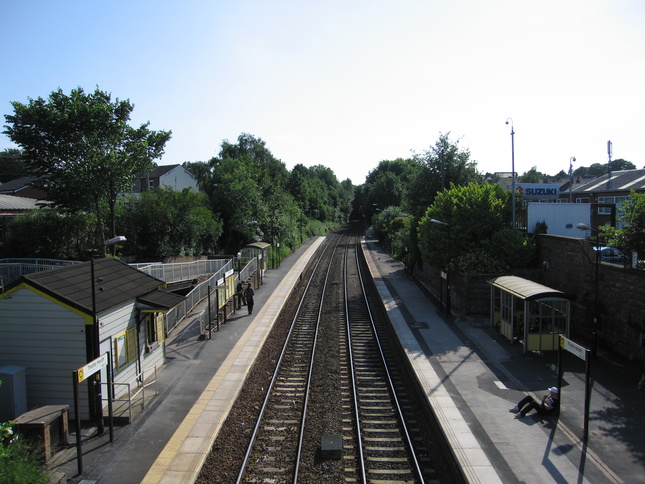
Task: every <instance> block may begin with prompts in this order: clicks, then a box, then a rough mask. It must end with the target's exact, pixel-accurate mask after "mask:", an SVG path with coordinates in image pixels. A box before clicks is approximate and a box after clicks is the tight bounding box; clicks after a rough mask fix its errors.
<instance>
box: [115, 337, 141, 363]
mask: <svg viewBox="0 0 645 484" xmlns="http://www.w3.org/2000/svg"><path fill="white" fill-rule="evenodd" d="M136 357H137V328H130V329H128V330H127V331H126V332H125V333H121V334H120V335H118V336H116V338H114V363H115V365H116V369H117V370H120V369H121V368H123V367H124V366H126V365H127V364H128V363H130V362H131V361H133V360H135V359H136Z"/></svg>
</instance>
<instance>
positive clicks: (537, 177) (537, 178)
mask: <svg viewBox="0 0 645 484" xmlns="http://www.w3.org/2000/svg"><path fill="white" fill-rule="evenodd" d="M542 177H544V174H543V173H541V172H539V171H538V169H537V166H534V167H533V168H531V169H530V170H529V171H527V172H526V173H524V174H523V175H522V176H521V177H520V179H519V181H520V182H521V183H541V182H542Z"/></svg>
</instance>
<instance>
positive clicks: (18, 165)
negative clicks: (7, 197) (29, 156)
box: [0, 148, 32, 183]
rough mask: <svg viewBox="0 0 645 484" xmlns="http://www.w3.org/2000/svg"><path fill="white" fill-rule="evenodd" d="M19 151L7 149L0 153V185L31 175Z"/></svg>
mask: <svg viewBox="0 0 645 484" xmlns="http://www.w3.org/2000/svg"><path fill="white" fill-rule="evenodd" d="M31 174H32V173H31V171H30V169H29V167H28V166H27V164H26V163H25V159H24V155H23V153H22V151H21V150H19V149H16V148H7V149H5V150H4V151H2V152H0V183H6V182H8V181H11V180H15V179H16V178H20V177H23V176H28V175H31Z"/></svg>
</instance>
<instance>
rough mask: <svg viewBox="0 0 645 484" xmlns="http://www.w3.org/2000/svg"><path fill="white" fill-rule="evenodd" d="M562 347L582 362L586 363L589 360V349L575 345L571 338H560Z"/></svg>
mask: <svg viewBox="0 0 645 484" xmlns="http://www.w3.org/2000/svg"><path fill="white" fill-rule="evenodd" d="M560 345H561V346H562V349H565V350H567V351H568V352H569V353H572V354H574V355H576V356H577V357H578V358H580V359H581V360H582V361H585V360H586V359H587V348H585V347H584V346H580V345H579V344H578V343H574V342H573V341H571V340H570V339H569V338H565V337H564V336H560Z"/></svg>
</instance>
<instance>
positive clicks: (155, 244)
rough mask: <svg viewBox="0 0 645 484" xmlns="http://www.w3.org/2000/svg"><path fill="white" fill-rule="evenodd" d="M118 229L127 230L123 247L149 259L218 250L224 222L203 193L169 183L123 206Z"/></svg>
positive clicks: (207, 252) (200, 253) (195, 254)
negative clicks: (215, 214)
mask: <svg viewBox="0 0 645 484" xmlns="http://www.w3.org/2000/svg"><path fill="white" fill-rule="evenodd" d="M119 215H120V216H119V218H118V225H119V229H120V230H121V231H122V232H123V233H125V234H127V242H126V243H125V246H124V250H126V251H128V252H129V253H134V254H138V255H139V256H140V257H143V258H145V259H148V260H160V259H163V258H165V257H171V256H200V255H204V254H215V253H217V240H218V239H219V237H220V236H221V234H222V223H221V221H220V220H218V219H217V218H216V217H215V216H214V215H213V213H212V212H211V211H210V209H209V202H208V198H207V197H206V195H204V194H203V193H194V192H191V191H190V189H188V188H186V189H184V190H183V191H181V192H177V191H174V190H172V189H171V188H169V187H161V188H157V189H155V190H153V191H151V192H144V193H142V194H141V198H140V199H139V200H132V201H131V203H129V204H127V205H125V206H123V207H122V208H121V210H120V214H119Z"/></svg>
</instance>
